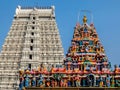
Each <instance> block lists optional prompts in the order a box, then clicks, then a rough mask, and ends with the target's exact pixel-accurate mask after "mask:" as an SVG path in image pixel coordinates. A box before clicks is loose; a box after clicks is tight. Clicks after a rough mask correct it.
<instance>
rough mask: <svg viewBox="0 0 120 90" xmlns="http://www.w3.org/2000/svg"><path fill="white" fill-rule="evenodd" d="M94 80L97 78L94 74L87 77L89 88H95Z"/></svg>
mask: <svg viewBox="0 0 120 90" xmlns="http://www.w3.org/2000/svg"><path fill="white" fill-rule="evenodd" d="M94 80H95V76H94V75H93V74H89V75H87V85H88V86H91V87H92V86H94Z"/></svg>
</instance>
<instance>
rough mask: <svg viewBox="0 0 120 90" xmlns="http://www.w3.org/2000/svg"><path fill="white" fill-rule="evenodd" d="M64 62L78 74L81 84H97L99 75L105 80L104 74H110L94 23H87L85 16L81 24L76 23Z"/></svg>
mask: <svg viewBox="0 0 120 90" xmlns="http://www.w3.org/2000/svg"><path fill="white" fill-rule="evenodd" d="M64 63H65V65H66V67H67V69H69V70H73V71H74V72H75V73H77V74H79V75H80V77H81V78H82V82H81V84H82V85H83V86H99V84H98V82H97V80H98V79H99V78H100V77H101V78H102V79H104V80H106V78H105V77H106V75H108V76H109V75H110V72H111V64H110V62H108V58H107V56H106V54H105V50H104V47H103V46H102V44H101V42H100V40H99V38H98V34H97V32H96V29H95V27H94V24H90V25H89V24H88V23H87V17H86V16H84V18H83V24H82V25H80V24H79V23H77V24H76V27H75V28H74V34H73V39H72V40H71V46H70V47H69V50H68V53H67V54H66V60H65V61H64ZM102 84H103V85H104V84H105V83H102Z"/></svg>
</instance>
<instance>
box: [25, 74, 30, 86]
mask: <svg viewBox="0 0 120 90" xmlns="http://www.w3.org/2000/svg"><path fill="white" fill-rule="evenodd" d="M29 82H30V79H29V77H28V75H26V77H25V87H29Z"/></svg>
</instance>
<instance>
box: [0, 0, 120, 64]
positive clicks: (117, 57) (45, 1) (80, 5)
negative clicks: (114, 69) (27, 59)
mask: <svg viewBox="0 0 120 90" xmlns="http://www.w3.org/2000/svg"><path fill="white" fill-rule="evenodd" d="M18 5H21V6H51V5H54V6H55V13H56V21H57V24H58V28H59V32H60V36H61V39H62V44H63V48H64V52H65V54H66V53H67V50H68V47H69V46H70V43H71V39H72V36H73V31H74V29H73V28H74V26H75V25H76V23H77V17H78V12H79V11H80V10H90V11H92V13H93V17H94V19H93V22H94V25H95V27H96V30H97V33H98V35H99V38H100V41H101V42H102V44H103V46H104V48H105V51H106V54H107V56H108V59H109V61H110V62H111V63H112V65H114V64H120V47H119V46H120V40H119V39H120V22H119V21H120V0H0V49H1V48H2V44H3V43H4V40H5V38H6V35H7V33H8V32H9V28H10V26H11V24H12V20H13V15H14V13H15V9H16V7H17V6H18ZM82 15H83V13H80V20H79V21H80V23H82V22H81V19H82ZM88 17H89V14H88ZM90 21H91V20H90V19H88V22H90Z"/></svg>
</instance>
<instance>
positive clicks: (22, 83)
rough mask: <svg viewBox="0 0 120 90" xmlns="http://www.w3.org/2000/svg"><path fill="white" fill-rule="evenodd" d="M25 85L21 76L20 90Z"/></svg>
mask: <svg viewBox="0 0 120 90" xmlns="http://www.w3.org/2000/svg"><path fill="white" fill-rule="evenodd" d="M23 87H24V78H23V77H22V78H20V84H19V90H22V89H23Z"/></svg>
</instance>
